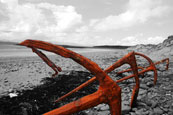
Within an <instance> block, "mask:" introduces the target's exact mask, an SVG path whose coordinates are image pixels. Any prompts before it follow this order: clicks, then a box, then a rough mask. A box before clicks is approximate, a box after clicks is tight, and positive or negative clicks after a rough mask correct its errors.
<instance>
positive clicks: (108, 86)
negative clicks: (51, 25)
mask: <svg viewBox="0 0 173 115" xmlns="http://www.w3.org/2000/svg"><path fill="white" fill-rule="evenodd" d="M19 45H23V46H27V47H29V48H31V49H32V50H33V52H35V53H36V54H37V55H38V56H39V57H41V58H42V60H43V61H45V62H46V64H48V65H49V66H50V67H51V68H52V69H53V70H54V71H55V74H53V75H52V76H53V77H54V76H55V75H57V74H58V71H61V68H60V67H58V66H56V65H55V64H54V63H53V62H51V60H49V59H48V57H47V56H46V55H45V54H43V53H42V52H41V51H39V50H38V49H42V50H45V51H49V52H53V53H55V54H58V55H60V56H62V57H65V58H71V59H72V60H74V61H75V62H77V63H79V64H80V65H82V66H83V67H85V68H86V69H87V70H89V71H90V72H91V73H92V74H93V75H94V77H92V78H91V79H90V80H88V81H86V82H85V83H83V84H81V85H80V86H78V87H77V88H75V89H74V90H72V91H71V92H69V93H68V94H66V95H64V96H62V97H60V98H59V99H58V100H56V101H55V102H58V101H60V100H62V99H64V98H65V97H67V96H69V95H71V94H72V93H74V92H76V91H78V90H80V89H82V88H83V87H86V86H87V85H89V84H90V83H92V82H93V81H95V80H98V81H99V88H98V90H97V91H96V92H95V93H93V94H90V95H87V96H85V97H82V98H80V99H78V100H76V101H73V102H71V103H69V104H66V105H64V106H62V107H60V108H57V109H54V110H52V111H50V112H47V113H45V114H44V115H69V114H73V113H76V112H79V111H81V110H85V109H88V108H91V107H94V106H96V105H98V104H101V103H106V104H108V105H109V107H110V112H111V115H121V88H120V87H119V86H118V85H117V83H118V82H121V81H123V80H127V79H130V78H134V79H135V83H136V84H135V86H134V88H133V92H132V96H131V103H130V106H131V107H133V106H135V104H136V101H137V96H138V92H139V87H140V84H139V77H138V75H139V74H143V73H144V72H147V71H153V72H154V84H156V81H157V70H156V67H155V65H156V64H159V63H162V62H164V61H166V62H167V69H168V65H169V59H165V60H162V61H159V62H156V63H153V62H152V60H151V59H150V58H149V57H147V56H145V55H143V54H141V53H136V52H130V53H128V54H127V55H125V56H124V57H123V58H121V59H119V60H118V61H116V62H115V63H114V64H113V65H111V66H110V67H108V68H107V69H105V70H104V71H103V70H102V69H101V68H100V67H99V66H98V65H97V64H96V63H95V62H93V61H91V60H89V59H88V58H86V57H84V56H82V55H80V54H78V53H75V52H73V51H71V50H68V49H66V48H64V47H61V46H58V45H54V44H51V43H47V42H43V41H39V40H25V41H24V42H22V43H20V44H19ZM135 55H139V56H142V57H144V58H145V59H146V60H147V61H148V62H149V66H148V67H146V68H143V67H137V63H136V57H135ZM124 64H129V65H130V67H131V68H130V69H128V70H125V71H121V72H119V73H123V72H128V71H132V72H133V74H132V75H130V76H126V77H124V78H121V79H119V80H117V81H113V80H112V79H111V77H110V76H108V75H107V73H109V72H111V71H113V70H114V69H116V68H118V67H120V66H122V65H124ZM138 69H141V71H139V72H138Z"/></svg>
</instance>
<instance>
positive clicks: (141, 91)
mask: <svg viewBox="0 0 173 115" xmlns="http://www.w3.org/2000/svg"><path fill="white" fill-rule="evenodd" d="M146 93H147V90H143V89H140V90H139V95H143V94H145V95H146Z"/></svg>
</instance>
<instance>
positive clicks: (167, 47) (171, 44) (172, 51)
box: [127, 35, 173, 59]
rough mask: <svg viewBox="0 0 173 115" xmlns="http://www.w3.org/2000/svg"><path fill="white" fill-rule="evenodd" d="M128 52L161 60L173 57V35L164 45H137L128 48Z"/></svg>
mask: <svg viewBox="0 0 173 115" xmlns="http://www.w3.org/2000/svg"><path fill="white" fill-rule="evenodd" d="M127 50H128V51H136V52H141V53H144V54H147V55H150V56H151V57H152V58H155V59H159V58H163V57H172V56H173V35H171V36H168V38H167V39H165V40H164V41H163V42H162V43H160V44H157V45H153V44H147V45H143V44H140V45H136V46H132V47H129V48H127Z"/></svg>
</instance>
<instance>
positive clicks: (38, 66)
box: [0, 49, 125, 96]
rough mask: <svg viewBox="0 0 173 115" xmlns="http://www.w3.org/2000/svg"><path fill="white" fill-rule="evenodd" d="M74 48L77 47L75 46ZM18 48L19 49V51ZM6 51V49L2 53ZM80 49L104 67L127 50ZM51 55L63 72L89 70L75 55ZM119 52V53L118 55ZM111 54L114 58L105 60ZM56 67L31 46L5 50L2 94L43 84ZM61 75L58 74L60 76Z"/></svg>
mask: <svg viewBox="0 0 173 115" xmlns="http://www.w3.org/2000/svg"><path fill="white" fill-rule="evenodd" d="M72 50H73V49H72ZM16 51H17V52H16ZM2 52H3V53H2ZM77 52H80V53H82V55H84V56H86V57H88V58H89V59H91V60H93V61H94V62H96V63H97V64H98V65H99V66H100V67H102V68H107V67H108V66H110V65H111V64H112V63H113V62H115V61H117V59H118V57H122V56H123V55H124V54H125V51H123V50H117V51H115V50H107V51H104V50H99V49H96V50H93V49H92V50H80V49H78V50H77ZM46 54H48V57H49V58H50V59H51V60H52V61H53V62H54V63H55V64H57V65H58V66H60V67H61V68H62V70H63V71H62V72H60V73H59V74H65V73H67V71H71V70H76V71H77V70H78V71H81V70H83V71H87V70H86V69H85V68H83V67H82V66H81V65H79V64H77V63H76V62H74V61H73V60H71V59H66V58H63V57H61V56H58V55H54V54H52V53H47V52H46ZM117 54H118V57H117V56H116V55H117ZM107 57H109V58H110V59H112V62H111V61H109V62H108V61H106V60H104V59H105V58H107ZM53 73H54V71H53V70H52V69H51V68H50V67H49V66H47V65H46V64H45V63H44V62H43V61H42V60H41V59H40V58H39V57H38V56H37V55H35V54H34V53H32V52H31V50H30V49H29V50H28V49H22V50H9V49H8V50H3V51H2V50H1V57H0V96H3V95H7V94H9V93H10V92H11V91H13V92H16V91H18V90H24V89H25V90H27V89H30V88H33V87H35V86H37V85H41V84H42V83H40V81H41V80H42V79H43V78H46V77H51V75H52V74H53ZM57 77H58V76H57Z"/></svg>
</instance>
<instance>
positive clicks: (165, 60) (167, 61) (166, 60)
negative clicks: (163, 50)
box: [154, 58, 169, 70]
mask: <svg viewBox="0 0 173 115" xmlns="http://www.w3.org/2000/svg"><path fill="white" fill-rule="evenodd" d="M164 62H166V67H165V70H168V69H169V58H165V59H163V60H161V61H158V62H155V63H154V64H155V65H157V64H160V63H164Z"/></svg>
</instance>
